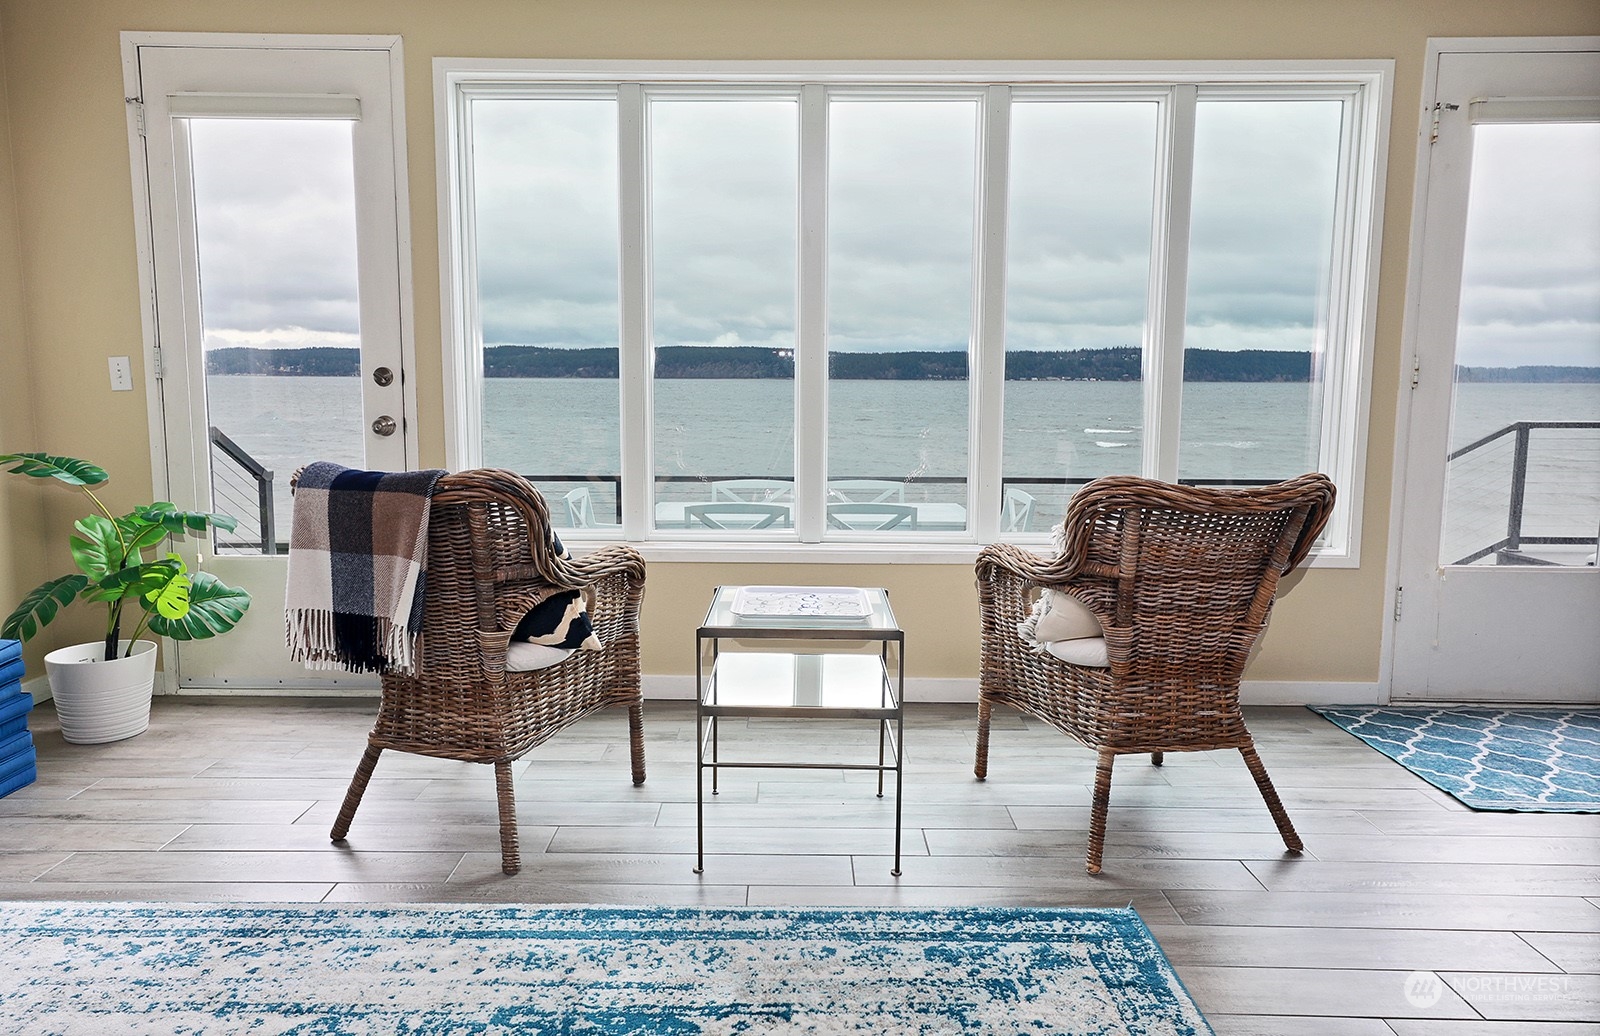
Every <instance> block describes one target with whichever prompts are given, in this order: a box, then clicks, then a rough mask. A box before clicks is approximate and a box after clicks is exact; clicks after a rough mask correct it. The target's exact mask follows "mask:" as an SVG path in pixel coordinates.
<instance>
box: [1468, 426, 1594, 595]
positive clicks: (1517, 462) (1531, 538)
mask: <svg viewBox="0 0 1600 1036" xmlns="http://www.w3.org/2000/svg"><path fill="white" fill-rule="evenodd" d="M1544 429H1573V430H1590V431H1593V430H1596V429H1600V421H1513V422H1512V423H1511V424H1508V425H1506V426H1505V427H1504V428H1501V429H1499V430H1498V431H1494V432H1490V433H1489V434H1488V435H1485V436H1484V437H1483V438H1481V439H1478V440H1476V441H1475V442H1471V443H1468V444H1467V445H1465V446H1463V447H1461V448H1460V449H1458V450H1453V451H1452V452H1451V453H1450V454H1449V456H1448V457H1447V458H1446V459H1447V461H1448V463H1449V464H1450V465H1451V467H1450V470H1449V478H1450V481H1451V484H1452V485H1455V484H1457V483H1460V484H1463V485H1464V486H1466V487H1467V488H1468V489H1469V490H1476V491H1477V492H1478V493H1479V494H1480V495H1482V494H1487V493H1500V492H1505V493H1506V515H1505V523H1504V526H1503V528H1504V530H1505V535H1504V536H1496V537H1495V538H1494V539H1492V540H1491V541H1490V542H1488V543H1482V544H1480V545H1479V546H1476V547H1473V548H1472V549H1470V550H1469V551H1468V552H1467V553H1465V554H1463V555H1461V557H1460V558H1458V559H1457V560H1455V561H1453V562H1450V563H1451V564H1456V565H1470V564H1473V563H1474V562H1477V561H1481V560H1483V559H1484V558H1487V557H1490V556H1491V555H1492V556H1493V557H1494V559H1495V564H1497V565H1558V564H1560V562H1558V561H1553V560H1550V559H1549V558H1541V557H1538V556H1536V555H1533V554H1529V553H1527V552H1526V551H1525V548H1527V547H1532V546H1543V547H1585V546H1587V547H1593V546H1595V542H1596V537H1597V535H1600V529H1597V530H1596V531H1595V532H1589V533H1587V534H1584V535H1571V536H1554V535H1534V534H1530V533H1529V532H1527V530H1526V529H1525V527H1524V518H1525V516H1526V513H1527V508H1528V473H1529V456H1530V450H1531V447H1532V444H1533V433H1534V432H1535V431H1537V430H1544ZM1508 437H1509V438H1508ZM1503 440H1504V441H1509V444H1510V448H1511V465H1510V473H1509V481H1508V482H1507V483H1506V484H1504V485H1500V484H1498V483H1499V482H1500V479H1499V476H1498V472H1494V473H1489V472H1479V471H1474V469H1473V468H1472V465H1474V464H1479V463H1480V462H1482V461H1484V460H1485V459H1486V458H1488V457H1489V456H1490V447H1492V446H1495V445H1496V444H1499V443H1502V441H1503ZM1458 462H1460V463H1458ZM1590 470H1592V468H1591V469H1590ZM1449 503H1450V504H1451V505H1460V503H1461V501H1458V500H1455V499H1452V500H1451V501H1450V502H1449ZM1588 517H1589V518H1590V519H1592V520H1594V521H1595V522H1596V523H1600V515H1593V514H1591V515H1589V516H1588ZM1591 527H1593V525H1592V526H1591ZM1493 528H1494V532H1493V533H1491V532H1482V533H1478V532H1476V531H1475V530H1469V531H1468V532H1467V535H1476V536H1478V537H1481V536H1484V535H1495V533H1498V531H1499V529H1500V528H1501V526H1499V525H1496V526H1493ZM1446 556H1448V555H1446Z"/></svg>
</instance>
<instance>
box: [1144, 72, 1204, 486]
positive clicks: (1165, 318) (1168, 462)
mask: <svg viewBox="0 0 1600 1036" xmlns="http://www.w3.org/2000/svg"><path fill="white" fill-rule="evenodd" d="M1196 95H1197V91H1196V89H1195V87H1193V86H1175V87H1173V88H1172V91H1171V93H1170V94H1169V95H1168V100H1167V102H1166V104H1165V105H1163V108H1164V109H1165V110H1164V116H1163V118H1162V134H1161V145H1160V147H1161V151H1160V154H1159V155H1158V156H1157V158H1156V168H1157V169H1158V170H1159V173H1158V181H1157V183H1156V215H1157V218H1156V219H1155V220H1153V221H1152V226H1153V227H1154V240H1153V241H1152V242H1151V250H1150V256H1151V262H1150V303H1149V310H1148V311H1149V314H1150V318H1149V323H1148V326H1147V328H1146V332H1145V340H1144V372H1143V378H1144V429H1145V434H1144V458H1143V468H1144V474H1145V475H1146V476H1148V477H1151V478H1159V479H1162V480H1164V481H1167V482H1173V481H1176V480H1177V477H1178V435H1179V416H1180V413H1181V408H1182V402H1183V330H1184V323H1185V320H1186V318H1187V312H1188V297H1189V215H1190V210H1191V208H1192V204H1193V199H1194V124H1195V100H1196Z"/></svg>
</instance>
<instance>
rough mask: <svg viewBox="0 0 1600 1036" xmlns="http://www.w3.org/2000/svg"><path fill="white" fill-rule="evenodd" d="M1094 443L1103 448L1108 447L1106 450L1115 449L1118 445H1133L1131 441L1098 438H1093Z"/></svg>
mask: <svg viewBox="0 0 1600 1036" xmlns="http://www.w3.org/2000/svg"><path fill="white" fill-rule="evenodd" d="M1094 444H1095V445H1096V446H1101V447H1104V448H1105V449H1108V450H1112V449H1116V448H1117V447H1118V446H1132V445H1133V443H1131V442H1101V441H1100V440H1098V439H1096V440H1095V443H1094Z"/></svg>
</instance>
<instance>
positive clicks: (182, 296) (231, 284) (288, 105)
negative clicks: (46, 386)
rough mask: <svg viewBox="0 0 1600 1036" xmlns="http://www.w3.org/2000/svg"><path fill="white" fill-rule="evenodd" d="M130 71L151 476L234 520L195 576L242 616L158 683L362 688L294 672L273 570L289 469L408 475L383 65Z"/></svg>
mask: <svg viewBox="0 0 1600 1036" xmlns="http://www.w3.org/2000/svg"><path fill="white" fill-rule="evenodd" d="M138 56H139V72H140V87H141V99H142V104H143V109H144V111H143V115H144V130H145V132H144V136H143V138H142V140H141V141H140V143H142V144H143V148H144V158H145V164H146V170H147V175H148V186H149V198H150V251H151V256H152V269H153V274H154V283H155V289H156V290H155V307H154V317H155V325H156V329H157V334H156V339H157V341H156V345H157V349H158V355H159V361H158V370H159V371H160V379H161V380H160V387H161V404H162V411H163V417H164V421H165V425H166V447H167V471H166V476H167V480H168V485H169V488H170V492H171V494H172V499H173V500H174V502H176V503H179V504H180V505H181V506H184V507H193V508H197V509H204V510H214V511H221V512H224V513H227V514H230V515H233V516H234V517H235V518H236V519H237V521H238V527H237V528H236V529H235V530H234V531H232V532H227V533H224V532H219V533H217V534H216V536H215V539H214V542H213V543H212V544H211V549H210V550H209V551H206V552H205V553H206V556H205V557H204V559H203V563H204V565H205V566H206V568H208V569H210V570H212V571H214V572H216V574H217V575H219V576H220V577H222V578H223V579H225V580H227V581H228V582H230V583H235V584H238V585H243V586H245V587H246V588H248V589H249V590H250V591H251V593H252V595H253V596H254V599H255V600H254V604H253V606H252V608H251V611H250V613H249V614H248V616H247V617H246V620H245V622H244V623H243V624H241V626H240V627H239V629H237V630H236V631H234V632H233V633H231V634H229V635H228V636H227V637H225V638H220V639H217V640H213V641H202V642H194V643H185V644H169V645H168V646H167V647H168V652H169V653H168V655H167V659H168V661H167V667H168V669H169V670H172V669H173V668H174V660H175V661H176V670H177V672H178V674H179V677H178V681H179V685H180V686H183V687H246V688H260V687H272V686H280V685H285V686H298V685H310V684H332V683H339V684H345V683H358V682H362V681H352V680H349V679H337V678H329V677H327V676H325V675H324V674H321V673H317V674H312V673H310V672H308V671H306V670H304V669H303V668H302V667H301V666H300V665H298V664H297V663H292V662H290V661H289V658H288V654H287V651H286V650H285V648H284V646H283V618H282V601H283V585H284V577H285V573H286V559H285V556H284V555H285V552H286V550H287V544H288V539H289V529H290V523H291V516H292V512H291V502H290V494H289V483H290V479H291V477H292V476H293V474H294V473H295V471H297V470H298V469H299V468H301V467H303V466H304V465H306V464H309V463H311V462H312V461H316V460H329V461H336V462H338V463H341V464H345V465H349V466H351V467H363V468H374V469H384V470H402V469H406V468H409V467H414V466H415V459H416V449H415V445H414V435H413V433H412V427H413V425H414V421H411V420H408V415H409V413H410V411H411V407H410V406H409V405H408V391H407V387H406V380H405V377H404V374H405V349H404V342H405V340H406V338H407V334H408V332H407V328H406V323H407V321H406V320H405V319H404V314H403V300H402V293H401V287H402V282H401V274H400V255H399V241H400V240H402V235H401V233H400V228H399V218H400V214H401V212H402V211H403V208H402V206H401V205H400V198H399V195H398V192H397V187H398V180H397V177H396V175H395V170H396V159H397V151H396V141H395V133H394V120H393V114H392V103H391V98H390V62H391V55H390V53H389V52H388V51H385V50H365V51H363V50H339V51H332V50H329V51H308V50H267V49H261V50H255V49H235V48H200V47H196V48H187V47H154V46H152V47H140V48H139V55H138ZM185 546H188V544H186V545H185ZM197 560H198V559H195V558H191V559H189V561H190V564H191V566H193V565H194V564H195V563H196V561H197ZM364 682H367V683H370V682H371V679H370V678H368V679H367V680H366V681H364Z"/></svg>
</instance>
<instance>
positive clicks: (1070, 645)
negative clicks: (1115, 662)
mask: <svg viewBox="0 0 1600 1036" xmlns="http://www.w3.org/2000/svg"><path fill="white" fill-rule="evenodd" d="M1044 649H1045V650H1046V651H1048V652H1050V653H1051V654H1052V655H1054V656H1056V657H1057V658H1059V659H1061V661H1063V662H1071V663H1072V664H1073V665H1086V666H1092V667H1094V668H1096V669H1105V668H1107V667H1109V666H1110V665H1111V660H1110V659H1109V658H1108V657H1107V656H1106V638H1104V637H1079V638H1078V639H1076V640H1054V641H1047V642H1046V643H1045V645H1044Z"/></svg>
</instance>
